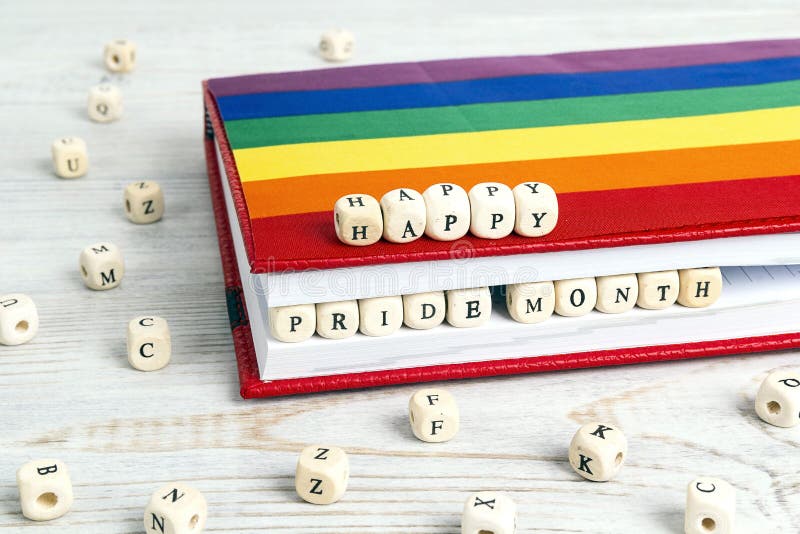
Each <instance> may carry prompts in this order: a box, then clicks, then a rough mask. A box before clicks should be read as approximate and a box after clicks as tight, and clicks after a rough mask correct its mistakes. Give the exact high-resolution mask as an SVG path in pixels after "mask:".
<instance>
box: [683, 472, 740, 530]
mask: <svg viewBox="0 0 800 534" xmlns="http://www.w3.org/2000/svg"><path fill="white" fill-rule="evenodd" d="M735 516H736V490H735V489H734V488H733V486H731V485H730V484H728V483H727V482H725V481H724V480H721V479H719V478H710V477H703V478H698V479H695V480H693V481H692V482H691V483H690V484H689V488H688V490H687V491H686V515H685V518H684V524H683V527H684V531H685V532H686V534H712V533H713V534H732V533H733V532H734V530H733V523H734V519H735Z"/></svg>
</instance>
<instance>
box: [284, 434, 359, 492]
mask: <svg viewBox="0 0 800 534" xmlns="http://www.w3.org/2000/svg"><path fill="white" fill-rule="evenodd" d="M349 477H350V464H349V461H348V460H347V454H346V453H345V452H344V451H343V450H342V449H340V448H339V447H331V446H327V445H326V446H323V445H310V446H308V447H306V448H305V449H303V451H302V452H301V453H300V458H298V459H297V472H296V474H295V479H294V488H295V491H297V494H298V495H299V496H300V498H301V499H303V500H305V501H307V502H310V503H311V504H332V503H335V502H336V501H338V500H339V499H341V498H342V495H344V492H345V491H346V490H347V481H348V478H349Z"/></svg>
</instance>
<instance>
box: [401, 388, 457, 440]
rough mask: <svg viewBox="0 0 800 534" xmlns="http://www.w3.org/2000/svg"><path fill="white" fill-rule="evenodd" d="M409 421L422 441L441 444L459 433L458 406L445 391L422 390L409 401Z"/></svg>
mask: <svg viewBox="0 0 800 534" xmlns="http://www.w3.org/2000/svg"><path fill="white" fill-rule="evenodd" d="M408 419H409V422H410V423H411V430H412V431H413V432H414V435H415V436H417V438H419V439H421V440H422V441H427V442H429V443H440V442H442V441H448V440H450V439H452V438H453V436H455V435H456V434H457V433H458V423H459V417H458V405H457V404H456V400H455V399H454V398H453V396H452V395H451V394H450V393H449V392H448V391H446V390H444V389H432V388H426V389H421V390H419V391H417V392H416V393H414V394H413V395H412V396H411V399H410V400H409V401H408Z"/></svg>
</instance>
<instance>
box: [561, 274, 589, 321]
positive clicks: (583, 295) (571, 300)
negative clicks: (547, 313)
mask: <svg viewBox="0 0 800 534" xmlns="http://www.w3.org/2000/svg"><path fill="white" fill-rule="evenodd" d="M553 285H554V286H555V291H556V306H555V312H556V313H557V314H559V315H562V316H564V317H580V316H581V315H586V314H587V313H589V312H590V311H592V309H593V308H594V307H595V304H597V283H596V282H595V280H594V278H572V279H569V280H556V281H555V282H553Z"/></svg>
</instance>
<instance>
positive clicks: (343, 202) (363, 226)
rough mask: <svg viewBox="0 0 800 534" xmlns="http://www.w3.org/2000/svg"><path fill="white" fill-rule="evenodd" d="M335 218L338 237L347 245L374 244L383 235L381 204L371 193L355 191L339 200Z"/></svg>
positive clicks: (334, 213) (334, 209)
mask: <svg viewBox="0 0 800 534" xmlns="http://www.w3.org/2000/svg"><path fill="white" fill-rule="evenodd" d="M333 220H334V225H335V227H336V237H338V238H339V241H341V242H342V243H344V244H345V245H353V246H356V247H363V246H366V245H372V244H373V243H376V242H377V241H378V240H379V239H380V238H381V236H382V235H383V215H382V213H381V206H380V204H378V201H377V200H375V198H374V197H371V196H369V195H363V194H358V193H355V194H352V195H345V196H343V197H342V198H340V199H339V200H337V201H336V204H335V205H334V206H333Z"/></svg>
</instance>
